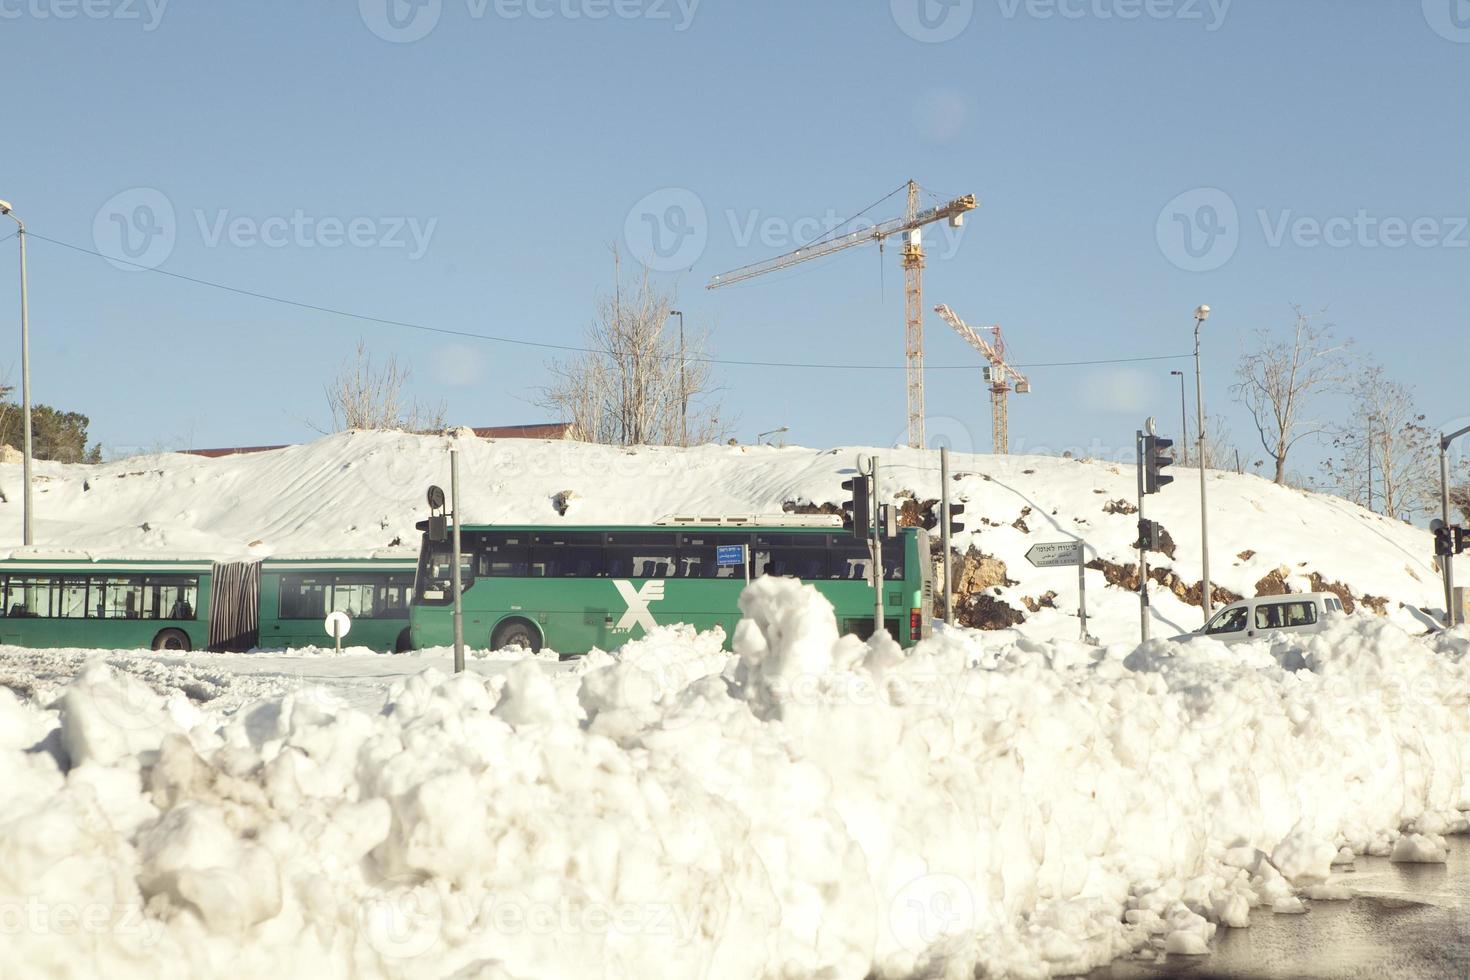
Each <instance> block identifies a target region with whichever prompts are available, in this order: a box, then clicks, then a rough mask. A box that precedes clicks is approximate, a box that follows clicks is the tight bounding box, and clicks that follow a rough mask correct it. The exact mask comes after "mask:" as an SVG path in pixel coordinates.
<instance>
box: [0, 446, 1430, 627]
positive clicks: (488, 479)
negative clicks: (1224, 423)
mask: <svg viewBox="0 0 1470 980" xmlns="http://www.w3.org/2000/svg"><path fill="white" fill-rule="evenodd" d="M451 444H454V445H458V446H459V447H460V449H461V451H462V467H461V472H462V476H463V480H464V484H463V504H464V509H465V513H466V518H467V520H469V521H472V522H485V523H495V522H511V521H516V522H545V523H557V522H561V523H566V524H589V523H640V522H646V521H653V520H657V519H658V518H660V517H664V516H667V515H671V514H771V513H780V512H781V511H782V510H783V509H791V508H802V507H821V506H823V505H835V504H837V503H839V502H840V501H841V500H842V499H843V496H844V495H843V491H842V490H841V483H842V481H843V480H844V479H847V478H848V477H850V476H851V475H852V470H853V466H854V463H855V460H856V458H857V456H858V454H859V453H860V452H869V451H871V450H860V449H854V448H844V449H832V450H811V449H801V448H779V449H778V448H772V447H752V446H706V447H701V448H697V449H692V450H678V449H665V448H638V449H619V448H614V447H606V446H591V445H585V444H580V443H571V442H526V441H498V442H492V441H486V440H480V439H474V438H461V439H450V438H443V437H430V436H414V435H407V434H401V433H376V432H359V433H347V434H342V435H335V436H330V437H327V438H324V439H321V440H319V441H317V442H315V443H311V444H308V445H303V446H294V447H290V448H287V449H282V450H277V451H274V452H267V453H260V454H254V455H245V456H235V457H227V458H223V459H208V458H203V457H195V456H184V455H176V454H165V455H156V456H143V457H135V458H131V459H126V460H121V461H117V462H113V463H106V464H102V465H97V466H81V465H62V464H53V463H41V464H38V466H37V478H38V479H37V485H36V495H35V501H36V511H37V522H36V538H37V541H38V542H40V544H41V547H42V549H43V550H44V551H45V552H55V551H57V550H64V549H76V550H85V551H88V552H91V553H93V554H98V555H109V556H123V555H136V554H146V555H179V556H184V555H190V556H209V557H214V558H227V557H245V556H253V557H264V556H268V555H334V556H346V555H362V554H372V553H375V552H380V551H382V550H384V549H405V550H409V551H411V550H412V549H413V548H414V547H415V546H416V538H417V535H416V532H415V531H414V527H413V526H414V523H415V522H416V521H418V520H421V519H422V518H423V517H424V515H425V507H424V502H423V501H424V491H425V489H426V488H427V486H428V485H429V484H431V483H440V484H443V485H445V486H447V483H448V478H449V457H448V453H447V448H448V446H449V445H451ZM877 452H879V453H880V455H881V458H882V464H883V487H884V496H885V498H887V499H899V500H900V502H902V500H903V499H907V498H910V497H912V498H913V499H914V500H915V501H916V502H917V504H918V505H919V506H920V508H922V506H923V505H924V504H925V503H926V502H928V501H931V500H934V499H937V498H938V496H939V462H938V454H937V453H933V452H920V451H915V450H909V449H882V450H877ZM953 469H954V470H955V476H954V486H953V493H954V498H955V499H956V500H957V501H962V502H964V503H965V504H966V505H967V507H968V511H967V513H966V514H965V516H964V520H965V522H966V524H967V527H968V530H967V531H966V532H965V533H964V534H962V535H960V536H959V538H958V539H957V541H956V546H957V547H958V548H959V549H960V550H962V551H964V550H966V549H969V548H971V547H973V548H974V549H976V552H977V559H976V560H972V561H971V563H970V566H969V568H968V570H967V576H966V583H965V584H966V586H967V589H969V588H974V589H977V590H981V591H980V595H981V596H983V598H980V599H976V598H972V599H971V600H970V603H969V606H968V607H967V610H966V616H967V618H968V619H970V620H971V621H974V622H983V623H985V624H986V625H1004V624H1007V623H1015V624H1018V625H1019V624H1024V625H1023V629H1024V631H1025V632H1027V633H1028V634H1032V635H1038V636H1058V637H1066V636H1075V635H1076V633H1077V626H1078V623H1077V619H1076V604H1077V575H1076V572H1075V571H1074V570H1072V569H1056V570H1047V571H1043V570H1038V569H1033V568H1032V567H1031V566H1030V565H1029V564H1028V563H1027V562H1026V560H1025V557H1024V556H1025V554H1026V552H1027V551H1028V550H1029V549H1030V548H1031V547H1032V546H1033V545H1035V544H1037V543H1039V542H1051V541H1065V540H1069V539H1074V538H1081V539H1082V540H1084V541H1085V542H1086V545H1087V549H1088V550H1087V554H1088V557H1089V559H1092V560H1094V565H1095V567H1094V568H1092V569H1091V570H1089V572H1088V573H1087V574H1088V591H1089V603H1090V605H1091V607H1092V608H1091V610H1090V611H1091V612H1092V614H1093V616H1094V617H1095V618H1094V621H1093V623H1092V627H1093V628H1092V632H1093V633H1094V634H1096V635H1098V636H1099V637H1100V638H1102V639H1103V640H1105V641H1108V640H1123V639H1127V638H1129V637H1132V636H1136V635H1137V628H1138V624H1137V615H1138V613H1137V608H1138V607H1137V599H1136V597H1135V596H1134V595H1133V594H1131V593H1130V592H1129V591H1127V588H1126V587H1127V586H1128V585H1129V584H1130V575H1133V576H1136V572H1134V571H1133V566H1134V565H1135V563H1136V552H1134V551H1133V550H1132V548H1131V545H1132V544H1133V542H1134V540H1135V539H1136V522H1137V516H1136V514H1135V513H1133V504H1134V500H1135V496H1136V493H1135V475H1134V472H1133V469H1132V467H1131V466H1124V465H1119V464H1116V463H1111V462H1093V461H1087V460H1074V459H1063V458H1056V457H1037V456H1011V457H995V456H981V455H975V456H968V455H956V456H955V457H954V459H953ZM1175 475H1176V477H1177V480H1176V482H1175V483H1174V484H1173V485H1172V486H1170V487H1168V488H1167V489H1166V490H1165V491H1164V492H1163V493H1162V494H1160V495H1158V496H1155V497H1151V498H1150V499H1149V502H1148V506H1149V511H1148V515H1149V517H1151V518H1153V519H1156V520H1159V521H1160V522H1162V524H1163V525H1164V527H1165V529H1166V530H1167V531H1168V533H1169V538H1170V540H1171V542H1172V548H1170V549H1169V550H1171V551H1172V555H1166V554H1156V555H1153V556H1151V564H1152V565H1153V566H1154V567H1155V568H1157V569H1159V571H1158V572H1157V576H1158V580H1159V581H1160V588H1158V589H1157V590H1156V595H1157V598H1156V604H1155V609H1154V611H1155V615H1156V617H1157V618H1158V620H1159V623H1158V625H1157V627H1156V631H1158V632H1163V633H1172V632H1181V631H1184V630H1186V629H1192V628H1194V627H1195V626H1197V625H1198V624H1199V620H1200V613H1199V608H1198V601H1199V593H1200V588H1199V584H1200V548H1199V485H1198V482H1197V478H1196V477H1195V473H1194V471H1193V470H1188V469H1182V468H1181V469H1177V470H1176V471H1175ZM20 479H21V468H20V467H19V466H18V465H0V493H3V496H4V503H0V541H4V542H11V543H12V545H11V547H12V548H13V547H14V543H15V542H18V541H19V540H20V517H21V515H20V499H21V493H20V490H21V488H20ZM1208 479H1209V484H1210V486H1209V494H1210V509H1211V515H1210V526H1211V542H1210V544H1211V556H1212V559H1211V560H1212V568H1211V570H1212V573H1213V580H1214V584H1215V586H1216V587H1217V589H1220V590H1222V591H1221V592H1220V593H1218V594H1217V598H1224V597H1226V596H1225V593H1226V592H1228V593H1233V594H1236V595H1254V594H1256V593H1257V592H1258V591H1261V590H1263V589H1276V590H1283V589H1285V590H1291V591H1300V590H1307V589H1311V588H1314V587H1324V588H1325V587H1331V588H1333V589H1340V590H1341V591H1342V592H1343V593H1344V594H1345V595H1347V596H1349V597H1351V598H1352V599H1354V600H1357V601H1363V600H1367V604H1368V605H1369V606H1370V607H1372V608H1375V609H1377V610H1381V611H1383V612H1386V613H1387V614H1388V615H1390V616H1391V617H1392V618H1393V619H1394V620H1395V621H1397V622H1398V623H1399V624H1400V625H1402V626H1404V627H1405V628H1407V629H1410V630H1422V629H1423V628H1424V627H1425V626H1427V625H1429V620H1428V618H1427V617H1426V616H1425V615H1424V614H1423V613H1422V612H1420V611H1419V610H1421V609H1430V610H1434V609H1442V608H1443V605H1444V602H1443V598H1442V592H1441V588H1440V585H1439V579H1438V576H1437V573H1436V570H1435V567H1434V564H1433V559H1432V557H1431V555H1432V548H1431V544H1430V539H1429V536H1428V535H1427V534H1426V533H1424V532H1422V531H1420V530H1418V529H1415V528H1413V527H1410V526H1408V525H1405V524H1402V523H1400V522H1398V521H1394V520H1390V519H1388V518H1384V517H1381V516H1378V515H1375V514H1371V513H1369V512H1368V511H1366V510H1363V509H1362V508H1359V507H1356V506H1353V505H1351V504H1348V503H1346V502H1344V501H1342V500H1340V499H1338V498H1335V497H1328V496H1322V495H1316V494H1309V493H1304V492H1301V491H1297V490H1291V489H1286V488H1282V487H1277V486H1274V485H1272V484H1270V483H1268V482H1266V481H1264V480H1261V479H1259V478H1257V477H1254V476H1237V475H1235V474H1233V473H1221V472H1211V473H1209V474H1208ZM562 511H564V513H563V512H562ZM15 553H17V554H19V553H21V552H19V551H17V552H15ZM978 555H984V556H986V558H987V559H989V560H985V561H980V560H978ZM1131 581H1136V578H1132V579H1131ZM1109 582H1112V583H1114V584H1113V585H1111V586H1110V585H1109V584H1108V583H1109Z"/></svg>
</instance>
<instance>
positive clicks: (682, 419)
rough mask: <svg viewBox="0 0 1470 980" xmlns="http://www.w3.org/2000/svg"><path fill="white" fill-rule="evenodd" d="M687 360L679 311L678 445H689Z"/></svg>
mask: <svg viewBox="0 0 1470 980" xmlns="http://www.w3.org/2000/svg"><path fill="white" fill-rule="evenodd" d="M688 363H689V362H688V361H687V360H686V359H685V357H684V314H683V313H682V312H680V313H679V445H681V446H688V445H689V388H688V383H687V382H686V381H685V380H684V369H685V366H686V365H687V364H688Z"/></svg>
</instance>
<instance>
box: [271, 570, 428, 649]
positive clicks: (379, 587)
mask: <svg viewBox="0 0 1470 980" xmlns="http://www.w3.org/2000/svg"><path fill="white" fill-rule="evenodd" d="M416 567H417V563H416V562H415V561H414V560H413V559H412V558H401V559H382V558H375V559H369V558H364V559H344V560H339V561H319V560H308V559H275V558H268V559H266V560H265V561H264V562H262V563H261V566H260V599H259V602H260V619H259V636H258V638H257V641H256V645H258V646H260V647H262V648H267V649H271V648H277V647H302V646H330V645H331V644H332V642H333V641H332V638H331V637H330V636H328V635H327V632H326V628H325V626H324V625H323V623H324V621H325V619H326V617H327V615H328V614H330V613H334V612H343V613H346V614H347V615H348V617H349V618H350V619H351V627H350V628H349V630H348V633H347V636H346V637H345V638H344V639H343V641H342V645H343V646H354V647H370V648H372V649H374V650H378V651H382V652H392V653H402V652H403V651H405V650H407V649H408V648H409V646H408V644H409V630H408V606H409V600H410V599H411V598H412V597H413V575H414V569H415V568H416Z"/></svg>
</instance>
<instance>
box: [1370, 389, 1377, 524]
mask: <svg viewBox="0 0 1470 980" xmlns="http://www.w3.org/2000/svg"><path fill="white" fill-rule="evenodd" d="M1377 419H1378V416H1377V415H1374V414H1372V413H1369V415H1368V510H1369V511H1370V512H1372V511H1373V423H1374V422H1375V421H1376V420H1377Z"/></svg>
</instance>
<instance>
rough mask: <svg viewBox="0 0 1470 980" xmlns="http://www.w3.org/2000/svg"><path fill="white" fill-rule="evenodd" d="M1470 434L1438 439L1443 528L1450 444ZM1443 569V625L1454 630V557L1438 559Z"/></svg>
mask: <svg viewBox="0 0 1470 980" xmlns="http://www.w3.org/2000/svg"><path fill="white" fill-rule="evenodd" d="M1467 432H1470V426H1466V427H1465V428H1463V429H1461V430H1459V431H1458V432H1451V433H1450V434H1449V435H1441V436H1440V437H1439V508H1440V515H1439V516H1440V519H1441V520H1442V521H1444V526H1445V527H1449V526H1450V443H1452V442H1454V441H1455V440H1456V439H1458V438H1460V437H1461V436H1463V435H1465V434H1466V433H1467ZM1440 562H1441V563H1442V564H1441V566H1440V567H1441V568H1443V569H1444V624H1445V629H1454V628H1455V624H1456V622H1458V620H1459V617H1458V616H1456V615H1455V556H1454V555H1446V556H1444V557H1442V558H1441V559H1440Z"/></svg>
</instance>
